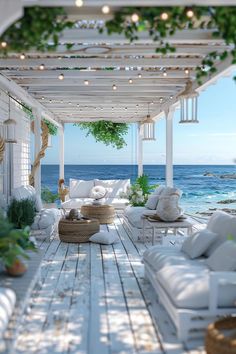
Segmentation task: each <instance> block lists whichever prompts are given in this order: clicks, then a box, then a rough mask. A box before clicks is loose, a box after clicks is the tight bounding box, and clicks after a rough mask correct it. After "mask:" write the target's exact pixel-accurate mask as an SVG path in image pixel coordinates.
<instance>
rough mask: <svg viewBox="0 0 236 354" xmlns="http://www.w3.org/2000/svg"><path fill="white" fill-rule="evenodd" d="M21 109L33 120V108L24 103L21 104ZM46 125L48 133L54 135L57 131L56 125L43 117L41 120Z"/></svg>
mask: <svg viewBox="0 0 236 354" xmlns="http://www.w3.org/2000/svg"><path fill="white" fill-rule="evenodd" d="M21 109H22V110H23V111H24V112H25V113H26V115H27V116H28V118H29V119H30V120H34V114H33V110H32V108H30V107H29V106H27V105H26V104H25V103H24V104H23V103H22V104H21ZM43 121H44V122H45V123H46V125H47V127H48V132H49V134H50V135H53V136H56V135H57V133H58V128H57V126H56V125H54V124H53V123H52V122H50V121H49V120H47V119H44V120H43Z"/></svg>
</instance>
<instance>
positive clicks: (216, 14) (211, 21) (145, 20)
mask: <svg viewBox="0 0 236 354" xmlns="http://www.w3.org/2000/svg"><path fill="white" fill-rule="evenodd" d="M190 10H191V11H193V14H194V15H193V16H192V17H191V16H190V17H189V16H188V14H189V13H188V11H190ZM134 13H135V14H137V15H138V18H139V19H138V21H137V22H133V21H132V19H131V16H132V14H134ZM163 13H164V14H167V16H165V19H163ZM105 28H106V29H107V32H108V34H112V33H119V34H122V33H123V34H124V35H125V36H126V38H128V39H129V40H130V41H131V42H132V41H134V40H138V38H139V33H140V32H142V31H148V32H149V35H150V37H151V38H152V39H153V41H154V42H159V45H158V47H157V48H156V52H157V53H161V54H163V55H165V54H168V53H173V52H175V48H174V47H173V46H171V45H170V44H169V43H168V41H167V40H166V38H167V37H169V36H173V35H174V34H175V33H176V31H178V30H180V31H181V30H183V29H192V30H194V29H197V28H202V29H204V28H207V29H212V30H213V37H215V38H222V39H223V40H224V41H225V43H226V44H227V45H232V49H231V50H230V51H229V52H228V51H224V52H218V51H213V52H211V53H209V54H208V55H207V56H206V57H205V58H204V59H203V61H202V65H201V66H199V67H197V70H196V78H197V80H198V82H199V83H201V82H202V78H203V77H204V76H207V75H209V74H212V73H214V72H216V71H217V69H216V67H215V61H216V60H217V59H218V60H221V61H224V60H225V59H226V58H227V57H228V56H229V55H230V54H231V56H232V64H236V6H231V7H192V8H191V9H190V8H187V7H136V8H134V7H126V8H122V9H121V10H119V11H118V12H116V13H115V15H114V18H113V19H111V20H108V21H107V22H106V24H105ZM103 31H104V29H100V32H103ZM234 79H235V80H236V77H235V78H234Z"/></svg>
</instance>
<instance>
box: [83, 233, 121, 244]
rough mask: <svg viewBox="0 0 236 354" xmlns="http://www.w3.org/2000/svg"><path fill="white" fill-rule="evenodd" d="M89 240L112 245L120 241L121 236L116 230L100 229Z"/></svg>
mask: <svg viewBox="0 0 236 354" xmlns="http://www.w3.org/2000/svg"><path fill="white" fill-rule="evenodd" d="M89 241H91V242H94V243H101V244H103V245H111V244H113V243H117V242H119V237H118V235H117V233H116V232H113V231H111V232H108V231H100V232H97V233H96V234H94V235H92V236H91V237H90V239H89Z"/></svg>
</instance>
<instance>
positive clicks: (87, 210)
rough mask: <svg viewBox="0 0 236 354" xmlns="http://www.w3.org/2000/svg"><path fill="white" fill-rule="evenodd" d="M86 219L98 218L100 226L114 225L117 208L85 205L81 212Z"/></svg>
mask: <svg viewBox="0 0 236 354" xmlns="http://www.w3.org/2000/svg"><path fill="white" fill-rule="evenodd" d="M80 212H81V214H82V215H83V216H85V217H86V218H96V219H98V220H99V222H100V224H112V223H113V221H114V217H115V208H114V207H113V206H111V205H107V204H101V205H93V204H88V205H83V206H82V207H81V210H80Z"/></svg>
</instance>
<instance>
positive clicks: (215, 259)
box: [206, 241, 236, 272]
mask: <svg viewBox="0 0 236 354" xmlns="http://www.w3.org/2000/svg"><path fill="white" fill-rule="evenodd" d="M206 264H207V265H208V267H209V268H210V269H211V270H215V271H220V272H228V271H234V270H236V243H235V242H233V241H226V242H224V243H222V244H221V245H220V246H219V247H218V248H217V249H216V250H215V251H214V252H213V253H212V255H211V256H210V257H209V258H208V259H207V260H206Z"/></svg>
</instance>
